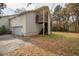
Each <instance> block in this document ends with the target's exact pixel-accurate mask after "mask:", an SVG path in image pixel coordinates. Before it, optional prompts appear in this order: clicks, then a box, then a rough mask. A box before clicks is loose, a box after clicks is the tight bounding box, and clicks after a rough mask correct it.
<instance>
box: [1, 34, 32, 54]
mask: <svg viewBox="0 0 79 59" xmlns="http://www.w3.org/2000/svg"><path fill="white" fill-rule="evenodd" d="M30 44H31V43H30V42H27V41H23V40H22V39H21V40H20V38H17V37H13V36H12V35H2V36H0V55H5V54H6V53H8V52H11V51H13V50H15V49H17V48H20V47H22V46H24V45H27V46H28V45H30Z"/></svg>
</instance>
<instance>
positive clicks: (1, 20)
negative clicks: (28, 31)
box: [0, 15, 13, 29]
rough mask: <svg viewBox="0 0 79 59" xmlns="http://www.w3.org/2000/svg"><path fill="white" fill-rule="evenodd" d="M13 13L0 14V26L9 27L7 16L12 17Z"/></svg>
mask: <svg viewBox="0 0 79 59" xmlns="http://www.w3.org/2000/svg"><path fill="white" fill-rule="evenodd" d="M12 17H13V15H7V16H0V27H2V26H5V27H6V28H7V29H9V28H10V24H9V18H12Z"/></svg>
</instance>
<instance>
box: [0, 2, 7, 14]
mask: <svg viewBox="0 0 79 59" xmlns="http://www.w3.org/2000/svg"><path fill="white" fill-rule="evenodd" d="M6 6H7V5H6V4H5V3H0V14H2V9H4V8H6Z"/></svg>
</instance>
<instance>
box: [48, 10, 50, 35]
mask: <svg viewBox="0 0 79 59" xmlns="http://www.w3.org/2000/svg"><path fill="white" fill-rule="evenodd" d="M48 34H50V14H49V11H48Z"/></svg>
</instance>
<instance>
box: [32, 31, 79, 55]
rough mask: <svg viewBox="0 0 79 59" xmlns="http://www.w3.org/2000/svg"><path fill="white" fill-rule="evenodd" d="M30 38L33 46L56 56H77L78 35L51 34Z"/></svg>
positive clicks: (78, 52)
mask: <svg viewBox="0 0 79 59" xmlns="http://www.w3.org/2000/svg"><path fill="white" fill-rule="evenodd" d="M32 38H33V39H34V40H32V43H33V44H35V45H37V46H39V47H41V48H43V49H46V50H49V51H51V52H52V53H55V54H57V55H79V33H68V32H52V33H51V34H50V35H45V36H42V35H40V36H35V37H32Z"/></svg>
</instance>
